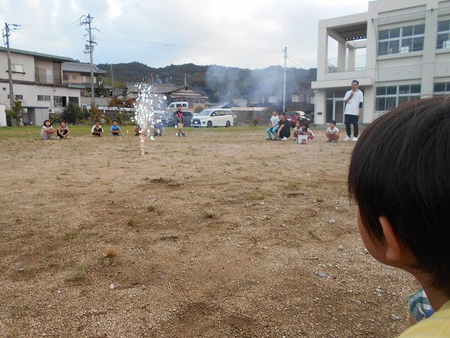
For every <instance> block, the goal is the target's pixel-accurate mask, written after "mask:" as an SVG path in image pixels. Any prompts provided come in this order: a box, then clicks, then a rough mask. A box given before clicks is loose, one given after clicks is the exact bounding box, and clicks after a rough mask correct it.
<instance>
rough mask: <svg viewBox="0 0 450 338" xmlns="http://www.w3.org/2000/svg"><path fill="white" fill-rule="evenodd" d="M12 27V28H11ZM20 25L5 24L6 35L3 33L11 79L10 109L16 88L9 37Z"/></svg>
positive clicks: (12, 105)
mask: <svg viewBox="0 0 450 338" xmlns="http://www.w3.org/2000/svg"><path fill="white" fill-rule="evenodd" d="M10 26H12V28H10ZM18 27H20V26H19V25H15V24H12V25H8V24H7V23H6V22H5V33H3V37H4V38H5V44H6V56H7V58H8V78H9V109H12V108H13V107H14V88H13V79H12V69H11V68H12V67H11V51H10V49H9V36H10V35H11V30H15V29H17V28H18Z"/></svg>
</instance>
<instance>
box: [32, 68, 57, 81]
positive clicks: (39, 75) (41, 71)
mask: <svg viewBox="0 0 450 338" xmlns="http://www.w3.org/2000/svg"><path fill="white" fill-rule="evenodd" d="M35 71H36V74H35V75H36V82H37V83H46V84H53V71H52V70H51V69H46V68H39V67H36V70H35Z"/></svg>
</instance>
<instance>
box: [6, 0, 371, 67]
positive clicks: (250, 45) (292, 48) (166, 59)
mask: <svg viewBox="0 0 450 338" xmlns="http://www.w3.org/2000/svg"><path fill="white" fill-rule="evenodd" d="M367 7H368V0H363V1H354V0H352V1H349V0H342V1H335V0H304V1H301V2H300V1H297V2H294V1H291V0H246V1H242V0H227V1H217V0H164V1H142V0H121V1H120V0H104V1H91V0H70V2H69V1H61V0H27V1H12V0H2V1H1V2H0V19H3V20H4V21H6V22H8V23H18V24H22V25H23V27H22V29H21V30H19V31H17V32H14V34H13V35H12V36H11V47H13V48H19V49H25V50H35V51H41V52H44V53H49V54H56V55H61V56H69V57H73V58H75V59H79V60H81V61H88V60H89V58H88V56H87V55H86V54H84V53H83V49H84V44H85V40H86V37H85V36H84V35H85V33H86V32H85V30H84V29H85V28H86V27H85V26H79V25H78V24H77V22H76V21H77V19H79V18H80V17H81V16H83V15H87V14H88V13H89V14H91V15H92V16H93V17H94V20H93V22H92V26H93V27H94V28H96V29H98V31H97V30H95V31H94V36H95V40H96V42H97V45H96V47H95V53H94V61H95V62H96V63H118V62H131V61H139V62H142V63H145V64H147V65H149V66H153V67H162V66H165V65H169V64H180V63H187V62H192V63H197V64H220V65H226V66H237V67H246V68H262V67H266V66H269V65H274V64H282V63H283V48H284V47H287V48H288V55H289V59H288V64H289V66H293V67H298V66H302V67H313V66H315V63H316V55H317V52H316V50H317V27H318V20H320V19H326V18H330V17H335V16H341V15H348V14H354V13H359V12H364V11H366V10H367ZM25 18H26V19H25Z"/></svg>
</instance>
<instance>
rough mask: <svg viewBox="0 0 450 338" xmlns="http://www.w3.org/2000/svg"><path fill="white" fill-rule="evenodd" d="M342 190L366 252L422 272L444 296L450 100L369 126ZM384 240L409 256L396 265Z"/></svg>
mask: <svg viewBox="0 0 450 338" xmlns="http://www.w3.org/2000/svg"><path fill="white" fill-rule="evenodd" d="M348 190H349V194H350V196H351V197H353V199H354V200H355V201H356V202H357V204H358V209H359V216H358V225H359V228H360V232H361V237H362V238H363V240H364V244H365V245H366V247H367V249H368V250H369V252H370V253H371V254H372V255H373V256H374V257H375V258H377V259H379V260H380V261H382V262H383V263H386V264H389V265H393V266H398V267H401V268H403V269H405V270H407V271H410V272H413V271H414V272H413V274H414V273H415V272H417V270H419V271H421V272H425V273H427V274H428V276H430V277H431V278H432V285H433V286H434V287H436V288H440V289H442V290H445V292H446V293H447V294H448V295H449V296H450V221H449V217H450V99H449V100H447V99H446V98H444V97H441V98H433V99H424V100H417V101H411V102H409V103H407V104H404V105H402V106H400V107H398V108H396V109H394V110H392V111H391V112H388V113H386V114H384V115H382V116H381V117H380V118H378V119H376V120H375V121H374V122H373V123H372V124H371V125H369V126H368V127H367V128H366V129H365V130H364V132H363V133H362V135H361V137H360V138H359V140H358V142H357V143H356V145H355V148H354V150H353V155H352V159H351V163H350V170H349V175H348ZM386 224H388V225H389V226H388V227H387V226H386ZM389 227H390V229H391V230H392V231H391V233H389V232H388V230H389ZM392 234H393V235H395V236H392ZM389 239H395V240H398V243H399V244H400V246H399V247H398V248H402V249H404V250H405V251H401V252H407V253H409V254H410V257H411V255H412V261H411V262H409V263H408V262H406V261H403V262H401V264H396V263H397V262H395V259H394V261H393V260H392V259H391V258H392V257H394V256H392V254H393V253H394V254H395V252H394V251H391V252H388V251H387V250H386V247H387V245H388V244H389V241H388V240H389ZM384 250H386V251H385V252H384ZM383 252H384V253H383ZM380 253H381V255H380ZM380 257H381V259H380ZM395 257H397V256H395Z"/></svg>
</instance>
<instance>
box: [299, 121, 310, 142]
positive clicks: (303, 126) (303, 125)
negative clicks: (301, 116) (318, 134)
mask: <svg viewBox="0 0 450 338" xmlns="http://www.w3.org/2000/svg"><path fill="white" fill-rule="evenodd" d="M299 135H308V138H307V140H306V141H307V142H309V141H312V140H314V133H313V132H312V130H311V129H309V122H308V121H306V120H303V121H300V120H297V121H295V128H294V141H297V140H298V136H299Z"/></svg>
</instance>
